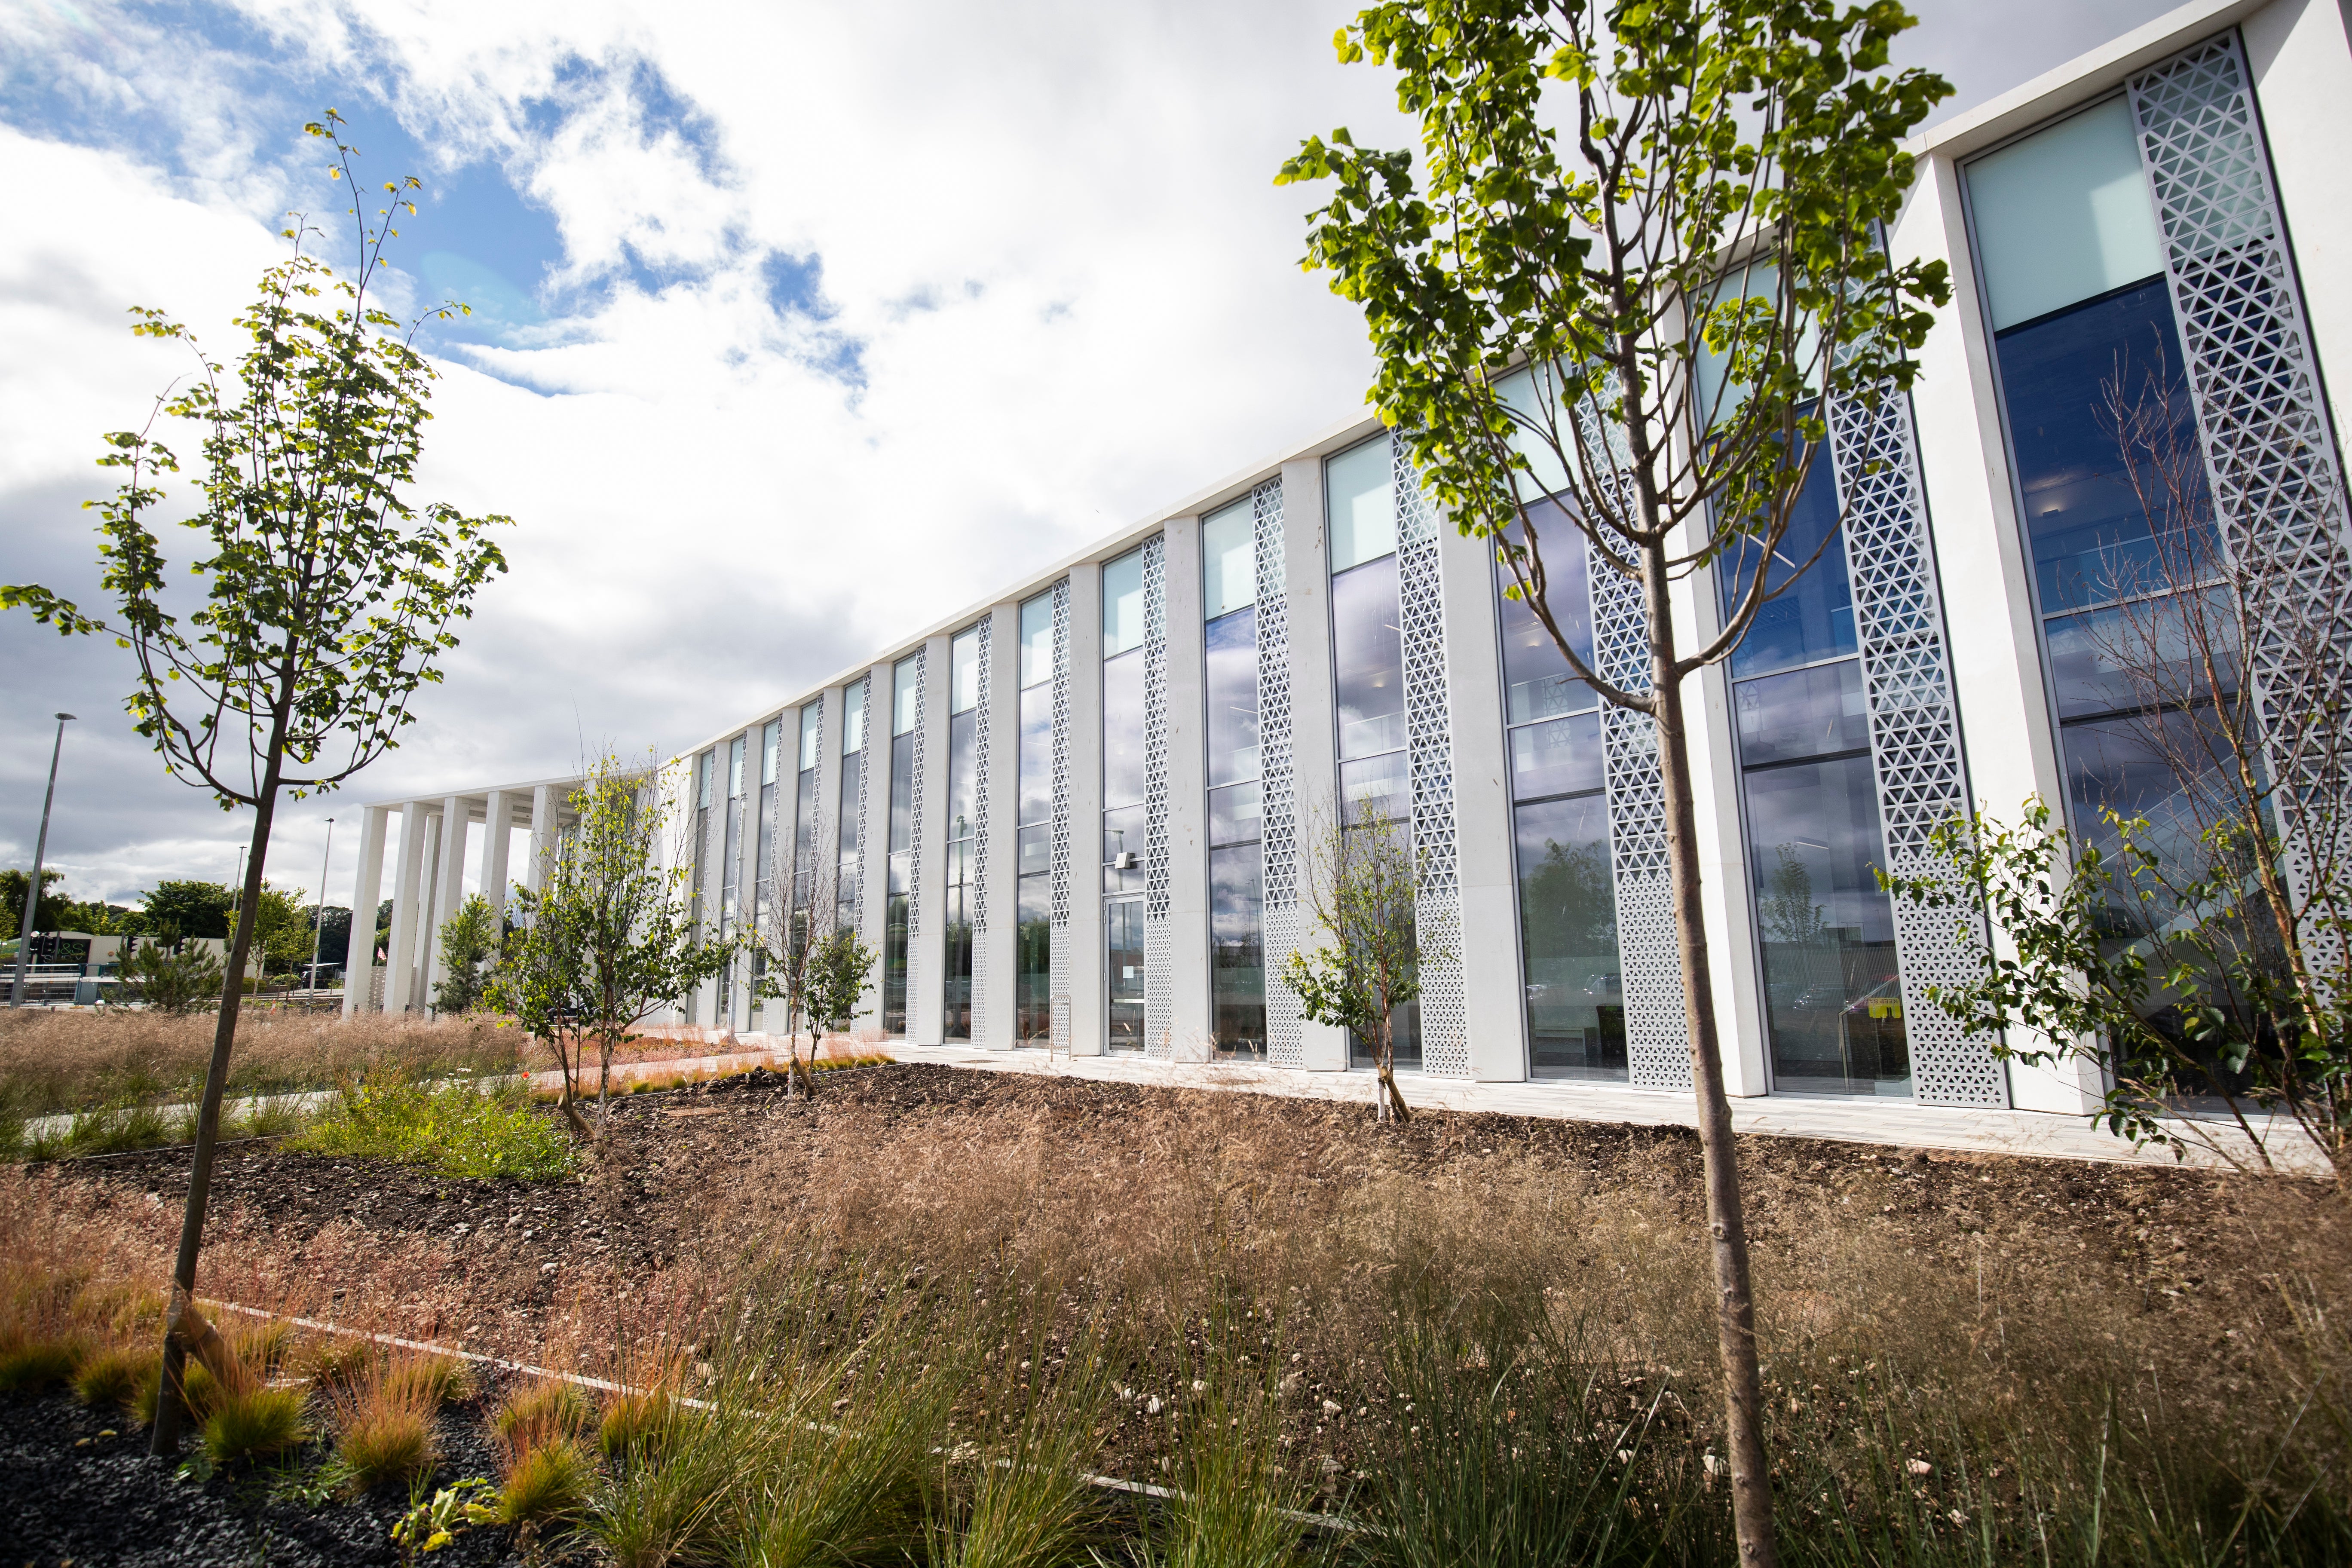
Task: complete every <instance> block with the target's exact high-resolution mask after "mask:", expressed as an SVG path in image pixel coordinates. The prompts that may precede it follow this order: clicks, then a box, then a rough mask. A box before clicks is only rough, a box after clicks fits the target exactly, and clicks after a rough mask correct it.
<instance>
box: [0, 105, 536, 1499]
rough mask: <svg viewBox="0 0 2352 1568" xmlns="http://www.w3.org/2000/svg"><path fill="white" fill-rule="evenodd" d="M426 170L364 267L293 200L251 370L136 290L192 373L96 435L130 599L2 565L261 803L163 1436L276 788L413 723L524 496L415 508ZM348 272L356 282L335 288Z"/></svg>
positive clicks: (348, 175) (229, 784) (201, 1115)
mask: <svg viewBox="0 0 2352 1568" xmlns="http://www.w3.org/2000/svg"><path fill="white" fill-rule="evenodd" d="M340 126H341V119H340V118H339V117H338V116H337V115H336V114H335V113H334V111H333V110H328V112H327V117H326V120H325V121H323V122H321V123H314V124H311V125H310V126H307V127H305V129H306V130H308V131H309V132H310V134H311V135H314V136H318V137H321V138H323V139H324V140H326V141H327V142H329V144H330V145H331V146H332V148H333V149H334V163H333V165H332V166H331V170H330V173H331V175H332V176H333V177H335V178H337V179H340V180H342V181H343V182H345V184H351V182H352V159H353V157H354V156H355V155H356V153H355V151H354V150H353V149H352V148H351V147H350V146H348V145H347V144H345V143H344V142H343V141H342V139H341V134H340V132H339V130H338V128H339V127H340ZM421 188H422V187H421V186H420V185H419V184H418V182H417V181H415V179H408V180H405V181H403V182H401V183H400V184H396V185H395V184H386V185H385V187H384V189H385V191H386V192H387V193H388V195H389V200H388V202H387V205H386V206H385V207H384V208H380V209H378V210H377V212H376V215H375V218H374V220H373V223H371V221H370V220H369V219H368V218H367V217H366V216H364V215H363V213H362V207H361V205H360V203H359V202H357V201H356V200H355V201H354V202H353V203H352V207H351V216H352V221H353V226H354V229H355V231H356V235H357V240H358V250H357V257H358V263H357V268H356V270H355V272H354V273H353V274H352V276H351V277H349V278H337V277H335V275H334V274H333V272H332V271H331V268H328V267H327V266H326V265H325V264H324V263H323V262H320V260H318V259H317V258H314V257H312V256H310V254H309V253H308V251H307V250H306V249H305V248H304V246H305V242H306V240H307V238H308V237H309V236H310V234H312V233H314V232H315V231H313V230H311V229H310V228H309V227H307V226H305V225H304V224H303V223H302V221H301V220H300V218H299V216H298V217H297V218H296V220H295V223H294V226H292V227H290V228H289V229H287V230H286V231H285V235H286V237H287V238H288V239H289V240H290V241H291V242H292V247H293V254H292V255H291V257H290V258H289V259H288V260H286V261H285V262H283V263H281V264H279V265H278V266H276V267H272V268H269V269H268V271H266V272H264V273H263V274H262V279H261V289H260V295H259V298H258V299H257V300H255V302H254V304H253V305H252V306H251V307H250V308H249V309H248V310H247V311H246V313H245V314H244V315H242V316H240V317H238V318H237V319H236V327H237V328H238V330H239V331H241V332H243V333H244V334H245V337H246V341H247V347H246V349H245V352H244V353H243V355H242V356H241V358H240V359H239V360H238V361H237V363H236V369H235V370H234V371H232V370H230V369H228V368H227V367H226V366H224V365H222V364H220V363H215V361H213V360H212V359H210V358H208V357H206V355H205V353H204V352H203V350H202V349H201V348H200V347H199V346H198V345H197V343H196V341H195V338H194V334H192V333H191V332H190V331H188V330H187V328H185V327H184V326H183V325H181V324H180V323H178V322H176V321H172V320H170V319H169V318H167V317H166V316H165V315H164V314H163V312H162V311H160V310H149V309H145V308H143V307H142V308H140V309H137V310H133V312H132V314H133V315H134V316H135V317H136V318H137V321H136V324H135V325H134V326H133V327H132V329H131V330H132V331H134V332H136V333H138V334H140V335H142V336H145V337H152V338H169V339H177V340H179V341H180V342H183V343H184V344H185V345H187V347H188V348H189V350H190V351H191V353H192V357H193V369H194V374H193V375H192V377H191V378H190V379H189V380H188V381H187V382H186V383H185V384H184V386H183V387H182V388H181V389H180V390H177V391H175V392H170V393H166V394H165V395H163V397H161V398H159V399H158V400H157V403H156V406H155V410H154V412H153V414H152V415H151V416H150V417H149V420H148V424H147V426H146V427H145V428H143V429H141V430H136V431H118V432H115V433H113V434H111V435H110V436H108V437H106V440H107V444H108V445H109V447H111V448H112V449H111V450H110V451H109V452H108V453H107V455H106V456H104V457H103V458H100V459H99V461H100V464H101V466H105V467H110V468H121V469H122V470H124V478H123V482H122V484H121V487H120V488H119V489H117V490H116V491H115V493H114V494H113V496H112V497H111V498H110V499H108V500H103V501H93V502H89V503H86V504H88V505H90V506H93V507H96V508H97V509H98V510H99V512H100V516H101V517H102V518H103V519H104V520H105V521H104V522H103V523H102V524H101V526H100V537H101V543H100V546H99V559H100V565H101V568H102V571H101V576H100V588H101V590H102V591H103V592H105V593H107V594H109V595H112V596H113V598H114V600H115V601H116V609H115V611H114V612H113V614H112V615H111V616H99V615H85V614H84V613H83V612H82V611H81V610H79V608H77V607H76V606H75V605H73V604H71V603H70V602H68V601H67V600H66V599H64V598H62V597H60V596H58V595H56V594H54V593H51V592H50V591H49V590H47V589H46V588H42V587H38V586H35V585H29V584H16V585H10V586H7V587H0V605H6V606H16V605H22V606H24V607H26V608H27V609H29V610H31V611H32V613H33V615H34V616H35V617H36V618H37V620H39V621H41V622H43V623H44V624H47V625H51V626H56V627H57V628H58V631H59V632H61V633H66V634H72V633H84V632H101V633H104V634H106V635H108V636H110V637H114V638H115V639H116V641H117V642H119V643H120V644H121V646H123V647H128V648H130V649H131V652H132V654H133V656H134V658H136V660H137V663H138V683H137V685H136V686H135V687H134V688H133V689H132V690H131V695H130V697H129V698H128V700H126V702H125V707H126V708H127V709H128V710H129V712H130V714H131V719H132V721H133V723H134V725H135V727H136V729H137V731H138V732H139V733H140V734H142V735H144V736H146V737H147V738H148V739H149V740H151V741H152V742H153V743H154V745H155V748H156V750H157V751H159V752H162V753H163V762H164V766H165V768H166V770H167V771H168V772H170V773H172V774H173V775H174V776H175V777H178V778H181V779H183V780H184V781H185V782H187V783H189V784H194V785H196V786H197V787H199V788H202V789H205V790H208V791H210V792H211V793H212V795H213V796H214V798H215V799H216V800H217V801H218V802H219V803H220V805H221V808H222V809H223V810H225V811H226V810H234V809H236V808H237V807H239V806H247V807H250V808H251V809H252V812H253V838H252V848H251V852H250V853H249V854H248V855H247V858H246V866H245V886H244V888H243V889H242V890H241V894H240V899H239V904H238V908H239V911H240V914H239V919H238V920H237V921H236V928H235V930H236V935H235V937H234V939H233V941H232V944H231V946H230V949H229V956H228V963H227V965H226V973H225V975H224V978H223V984H222V992H221V1008H220V1021H219V1025H218V1027H217V1028H216V1030H215V1034H214V1037H213V1055H212V1062H211V1066H210V1068H209V1070H208V1071H207V1073H206V1076H205V1092H204V1100H203V1104H202V1107H201V1109H200V1110H199V1112H198V1116H197V1122H196V1147H195V1152H194V1161H193V1169H192V1171H191V1174H190V1180H189V1184H188V1201H187V1211H186V1215H185V1219H184V1224H183V1226H182V1229H181V1237H180V1249H179V1256H178V1259H177V1261H176V1263H175V1265H174V1268H173V1312H172V1319H173V1325H174V1326H173V1329H172V1330H171V1331H168V1332H167V1334H166V1337H165V1350H164V1366H163V1397H162V1399H161V1400H160V1401H159V1402H158V1405H157V1415H156V1421H155V1427H154V1435H153V1450H154V1452H156V1453H158V1454H168V1453H170V1452H172V1451H173V1449H174V1448H175V1447H177V1445H178V1441H179V1430H180V1416H181V1399H180V1372H181V1368H182V1366H183V1365H184V1362H185V1349H184V1344H183V1342H182V1339H181V1336H180V1334H179V1333H178V1331H177V1328H176V1325H177V1322H178V1320H179V1315H180V1313H179V1308H180V1306H181V1305H182V1304H183V1303H184V1301H185V1300H186V1299H187V1297H188V1295H189V1293H190V1292H192V1291H193V1290H194V1289H195V1277H196V1274H195V1270H196V1256H197V1250H198V1247H199V1246H200V1244H201V1241H202V1238H203V1234H204V1220H205V1205H206V1201H207V1199H208V1197H209V1195H210V1192H211V1184H212V1168H213V1148H214V1143H215V1140H216V1137H217V1135H218V1131H219V1125H220V1101H221V1094H222V1090H223V1088H224V1087H225V1085H226V1082H227V1078H228V1066H229V1053H230V1050H231V1047H233V1045H234V1044H235V1042H236V1021H237V1010H238V1005H239V1003H240V1001H241V1000H242V997H243V995H244V991H245V971H246V966H247V962H248V961H249V959H250V957H251V950H252V942H253V936H254V931H255V929H256V921H255V918H254V917H255V914H256V911H257V910H258V908H259V906H260V902H261V894H262V875H263V871H264V869H265V866H266V863H267V859H268V849H269V833H270V826H271V824H272V822H273V820H274V819H275V816H276V813H277V808H278V799H279V797H280V796H281V795H287V794H289V793H290V794H291V795H292V796H293V797H294V798H296V799H298V800H299V799H301V798H303V797H304V796H306V795H313V794H317V793H319V792H320V791H322V790H328V789H331V788H333V787H334V786H335V785H337V784H341V782H342V781H343V780H345V779H347V778H349V777H350V776H351V775H352V774H353V773H356V772H358V771H359V770H360V769H361V768H363V767H365V766H366V765H367V764H368V763H371V762H373V761H374V760H375V759H376V758H377V757H378V756H380V755H382V754H383V752H384V751H385V750H387V749H388V748H390V747H391V746H392V745H393V744H394V742H395V741H396V739H397V736H398V733H399V730H400V727H401V726H402V725H404V724H407V723H410V722H413V721H414V716H413V715H412V713H411V712H410V704H411V702H412V701H413V700H414V699H415V694H416V692H417V690H418V689H419V688H420V687H422V686H424V685H425V683H427V682H429V681H436V680H438V679H440V678H441V677H440V672H439V670H438V669H437V668H435V665H436V660H437V659H438V658H440V656H441V655H442V654H443V653H444V652H445V651H446V650H447V649H448V648H451V647H455V646H457V637H456V636H455V633H454V630H453V628H454V626H456V624H457V622H458V621H459V620H462V619H464V618H465V617H466V616H467V615H468V614H470V611H471V604H472V600H473V597H474V595H475V593H476V592H477V591H478V589H479V588H480V587H481V585H482V584H484V583H485V582H487V581H488V579H489V577H490V576H491V574H494V573H499V572H503V571H505V570H506V562H505V559H504V557H503V556H501V555H500V553H499V549H498V546H497V545H496V544H495V543H494V542H492V541H491V539H490V538H489V530H490V528H491V527H492V526H493V525H495V524H499V523H503V522H505V521H507V520H506V519H504V518H496V517H484V518H469V517H466V516H463V515H461V514H460V513H459V512H457V510H455V509H454V508H452V507H449V506H447V505H446V504H444V503H440V502H434V503H430V504H428V505H425V506H423V507H421V508H420V507H418V506H416V505H415V504H413V503H412V502H411V501H410V500H408V499H407V497H406V494H405V492H406V491H407V489H408V487H409V486H410V484H411V483H412V482H413V480H414V479H415V468H416V462H417V458H418V455H419V453H420V452H421V451H422V449H423V443H424V430H425V420H426V419H427V418H428V417H429V414H428V411H427V408H426V402H427V399H428V397H429V396H430V394H431V390H432V383H433V380H434V377H435V372H434V370H433V367H432V365H431V364H430V363H427V362H426V361H425V358H424V356H423V355H421V354H420V353H417V352H416V349H415V334H416V332H417V331H418V330H419V328H421V327H422V325H423V324H424V321H425V320H427V319H431V318H433V317H436V316H443V315H446V314H448V313H449V310H454V309H457V307H448V308H445V309H443V310H434V311H428V312H426V315H425V317H420V318H419V319H418V320H417V321H413V322H411V323H409V324H408V325H407V326H406V327H405V329H404V328H403V326H402V323H401V322H399V321H395V320H394V318H393V317H392V316H390V315H389V314H387V313H386V312H385V311H384V310H383V309H382V308H381V307H380V306H378V305H376V304H375V303H374V302H373V298H372V296H371V294H370V292H369V290H370V289H371V287H372V286H373V283H374V282H375V279H376V275H377V271H378V268H380V266H381V265H382V256H383V246H384V243H385V241H386V240H387V239H389V238H391V237H393V236H394V233H395V231H394V229H393V227H392V208H393V207H394V206H400V205H405V206H407V207H408V209H409V210H410V211H412V212H413V211H414V210H415V208H414V205H413V203H411V202H410V201H409V200H408V199H407V193H408V192H411V191H414V190H417V189H421ZM353 194H354V195H356V194H357V193H356V187H354V188H353ZM331 296H340V298H339V299H333V300H332V302H331V303H330V302H329V301H330V298H331ZM162 416H171V417H173V418H179V419H185V420H188V421H191V422H192V423H193V424H194V426H195V427H196V429H197V431H198V432H199V435H200V437H201V439H202V442H203V447H204V470H205V471H204V479H203V483H202V485H201V487H200V488H199V489H198V491H197V506H196V508H195V510H194V515H192V516H190V517H188V518H186V519H185V520H184V526H185V527H187V528H189V529H191V530H193V531H195V533H196V534H197V535H198V536H199V538H200V539H201V541H202V543H201V546H200V552H199V553H198V555H197V558H196V559H195V560H194V562H193V563H190V564H189V565H188V566H184V567H181V568H178V569H174V568H173V567H172V566H171V564H170V563H168V562H167V560H166V558H165V554H164V551H163V541H162V540H161V539H160V538H159V537H158V536H157V535H156V533H155V532H154V531H153V529H152V526H151V518H152V514H153V512H154V511H155V510H156V509H157V508H158V507H160V506H162V505H163V501H164V500H165V491H164V490H163V488H162V487H161V484H160V482H159V481H160V480H161V479H163V476H164V475H167V474H170V473H173V472H176V471H177V469H178V467H179V465H178V462H177V461H176V459H175V458H173V454H172V453H171V451H170V450H169V448H167V447H164V446H163V444H162V442H160V441H159V440H157V439H156V438H155V437H154V434H153V431H154V426H155V421H156V419H157V418H159V417H162ZM191 577H193V579H194V586H193V587H191V586H189V584H190V580H191ZM190 598H193V600H194V602H193V603H189V602H187V601H188V599H190Z"/></svg>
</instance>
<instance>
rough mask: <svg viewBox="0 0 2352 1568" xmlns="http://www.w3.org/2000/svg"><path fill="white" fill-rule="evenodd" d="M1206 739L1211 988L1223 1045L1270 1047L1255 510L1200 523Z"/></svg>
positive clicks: (1255, 1051) (1260, 1051) (1245, 505)
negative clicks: (1267, 1036)
mask: <svg viewBox="0 0 2352 1568" xmlns="http://www.w3.org/2000/svg"><path fill="white" fill-rule="evenodd" d="M1201 543H1202V549H1201V556H1202V604H1203V605H1204V607H1205V609H1206V611H1207V613H1208V626H1206V627H1205V628H1204V631H1203V636H1202V641H1203V643H1204V645H1205V655H1204V659H1203V664H1204V668H1203V676H1204V680H1203V685H1204V687H1205V689H1206V697H1207V701H1208V710H1209V712H1208V742H1209V755H1208V764H1209V991H1210V997H1209V1001H1210V1006H1211V1009H1212V1011H1213V1017H1214V1027H1215V1030H1216V1044H1217V1048H1218V1049H1219V1050H1221V1051H1230V1052H1246V1053H1248V1054H1250V1055H1252V1056H1261V1057H1262V1056H1264V1055H1265V847H1264V842H1263V838H1262V836H1261V833H1260V822H1261V818H1262V810H1261V804H1262V799H1263V796H1262V794H1261V785H1260V783H1259V773H1258V721H1257V603H1256V600H1257V542H1256V517H1255V508H1254V507H1253V506H1252V505H1251V503H1250V502H1248V501H1246V500H1244V501H1237V502H1235V503H1234V505H1232V506H1229V507H1226V508H1225V509H1224V510H1222V511H1218V512H1213V513H1212V514H1211V515H1210V516H1208V517H1206V518H1203V519H1202V522H1201Z"/></svg>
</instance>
